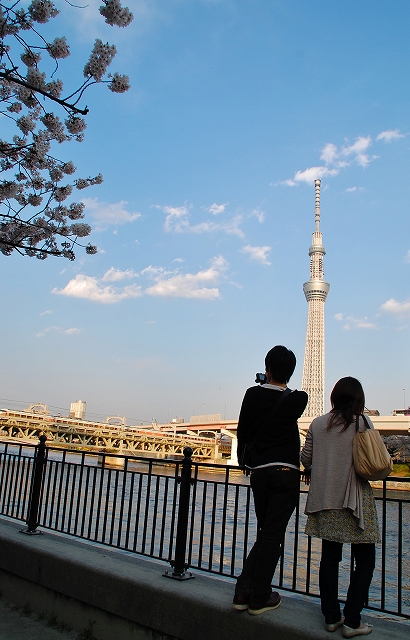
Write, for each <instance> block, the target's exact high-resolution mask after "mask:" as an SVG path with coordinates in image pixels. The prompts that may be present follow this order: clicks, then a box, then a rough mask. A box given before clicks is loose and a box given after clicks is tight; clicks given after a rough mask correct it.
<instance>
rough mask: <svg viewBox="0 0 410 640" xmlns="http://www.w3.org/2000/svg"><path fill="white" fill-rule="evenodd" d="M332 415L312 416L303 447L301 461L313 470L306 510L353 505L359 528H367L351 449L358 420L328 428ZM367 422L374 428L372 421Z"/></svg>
mask: <svg viewBox="0 0 410 640" xmlns="http://www.w3.org/2000/svg"><path fill="white" fill-rule="evenodd" d="M330 415H331V414H330V413H327V414H325V415H324V416H320V417H319V418H316V419H315V420H313V422H312V424H311V425H310V427H309V431H308V433H307V436H306V442H305V446H304V447H303V449H302V453H301V461H302V464H303V466H304V467H305V469H311V472H312V475H311V480H310V488H309V495H308V498H307V501H306V508H305V513H306V514H310V513H316V512H317V511H324V510H326V509H346V508H347V509H351V510H352V512H353V515H354V516H356V518H358V520H359V527H360V529H364V521H363V493H362V485H361V482H360V480H359V478H358V476H357V475H356V472H355V470H354V466H353V453H352V448H353V438H354V436H355V434H356V420H354V422H352V424H350V425H349V426H348V428H347V429H346V430H345V431H341V429H342V425H341V424H340V425H339V424H336V425H333V427H332V428H331V429H330V431H327V430H326V426H327V424H328V421H329V418H330ZM368 422H369V426H370V428H371V429H374V426H373V424H372V422H371V421H370V420H368ZM365 428H366V427H365V425H364V422H363V419H362V418H361V419H360V420H359V429H360V431H364V430H365Z"/></svg>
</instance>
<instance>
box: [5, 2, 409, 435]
mask: <svg viewBox="0 0 410 640" xmlns="http://www.w3.org/2000/svg"><path fill="white" fill-rule="evenodd" d="M57 4H58V5H59V6H60V5H61V7H62V13H61V15H60V16H59V17H57V18H56V19H55V20H54V21H52V22H51V23H50V25H48V28H49V30H50V32H52V34H53V36H61V35H64V34H65V35H66V36H67V39H68V41H69V43H70V45H71V51H72V56H71V58H70V59H68V60H67V61H62V63H61V77H62V78H63V79H65V80H66V82H67V75H70V78H71V80H72V82H73V86H75V85H76V84H77V82H76V78H78V79H80V78H81V74H82V68H83V66H84V64H85V62H86V60H87V58H88V54H89V50H90V49H91V47H92V44H93V41H94V39H95V38H96V37H100V38H101V39H102V40H104V41H107V40H108V41H109V42H111V43H115V44H116V46H117V48H118V54H117V57H116V58H115V60H114V62H113V64H112V69H113V71H119V72H121V73H127V74H128V75H129V76H130V81H131V85H132V88H131V90H130V91H129V92H128V93H127V94H124V95H116V94H111V93H110V92H109V91H107V90H106V88H105V87H103V86H97V87H94V88H92V89H94V90H90V91H89V92H88V94H86V96H85V99H84V103H85V104H87V105H88V106H89V108H90V113H89V115H88V116H87V124H88V128H87V131H86V136H85V141H84V142H83V143H81V144H76V143H70V145H69V144H65V145H62V146H61V147H60V148H59V154H60V156H61V157H64V158H66V159H67V160H68V159H72V160H73V161H74V162H75V164H76V166H77V167H78V173H77V175H81V176H88V175H96V174H97V173H99V172H100V171H101V173H102V174H103V175H104V183H103V184H102V185H101V186H99V187H92V188H90V189H88V190H87V191H83V192H81V196H84V198H85V203H86V207H87V220H86V221H87V222H89V223H90V224H91V225H92V226H93V229H94V231H93V234H92V236H91V238H90V240H91V242H94V243H95V244H97V245H98V247H99V253H98V254H97V255H96V256H85V255H83V254H81V253H80V252H79V253H78V256H77V259H76V261H75V262H74V263H69V262H68V261H63V260H62V259H48V260H46V261H45V262H44V263H42V262H40V261H38V260H36V259H29V258H22V257H20V256H17V255H16V256H12V257H9V258H6V257H2V258H1V262H2V273H3V277H2V279H1V289H0V294H1V300H2V311H3V312H2V314H1V315H0V327H1V333H2V336H3V341H2V343H3V344H2V358H1V363H2V366H1V369H0V384H1V392H0V396H1V398H2V400H1V405H2V406H12V405H13V406H23V405H25V403H27V402H35V401H42V402H47V403H49V404H50V405H52V407H53V410H56V409H54V407H60V408H61V409H67V408H68V407H69V404H70V402H72V401H74V400H77V399H83V400H86V401H87V409H88V416H89V417H90V418H91V417H97V416H98V417H99V418H100V419H102V418H104V417H105V416H107V415H113V414H119V415H126V416H127V418H128V422H129V423H135V422H136V421H137V420H138V421H141V420H147V421H149V420H151V418H156V419H157V420H158V421H166V420H167V419H168V418H172V417H175V416H182V417H184V418H185V420H187V419H189V416H190V415H192V414H193V413H196V414H198V413H221V414H222V415H225V416H226V417H227V418H236V417H237V415H238V411H239V407H240V403H241V400H242V396H243V393H244V390H245V389H246V388H247V387H248V386H251V385H252V384H253V380H254V373H255V372H256V371H262V370H263V361H264V356H265V353H266V351H267V350H268V349H269V348H271V347H272V346H273V345H275V344H285V345H287V346H289V347H290V348H292V349H293V350H294V351H295V353H296V356H297V359H298V366H297V369H296V372H295V374H294V377H293V378H292V381H291V384H292V385H293V386H294V387H300V384H301V377H302V367H303V355H304V342H305V331H306V320H307V303H306V301H305V298H304V295H303V290H302V285H303V282H305V281H306V280H308V278H309V257H308V249H309V246H310V243H311V234H312V232H313V230H314V187H313V180H314V179H315V178H316V177H319V178H321V179H322V218H321V230H322V232H323V243H324V245H325V247H326V251H327V253H326V256H325V278H326V280H327V281H328V282H329V283H330V285H331V288H330V293H329V296H328V299H327V302H326V306H325V316H326V396H327V397H328V395H329V394H330V391H331V389H332V386H333V384H334V383H335V382H336V381H337V380H338V379H339V378H340V377H342V376H344V375H353V376H356V377H358V378H360V380H361V381H362V383H363V386H364V389H365V392H366V404H367V406H368V407H370V408H377V409H379V410H380V411H381V413H383V414H389V413H391V411H392V410H393V409H395V408H402V407H403V405H404V400H405V394H406V404H410V358H409V326H410V292H409V275H410V234H409V231H410V225H409V215H408V209H409V202H410V186H409V172H410V137H409V133H410V126H409V125H410V123H409V113H410V109H409V107H410V104H409V102H410V93H409V77H410V68H409V67H410V56H409V45H408V30H409V26H408V25H409V18H410V15H409V14H410V6H409V3H408V2H405V1H400V0H397V1H395V2H394V4H393V5H391V4H390V5H388V4H386V3H384V2H380V1H376V2H375V1H374V0H372V1H366V0H363V1H361V2H360V3H357V2H353V1H350V0H344V1H342V2H335V1H332V0H312V1H311V2H305V1H302V0H286V1H276V0H270V1H269V2H266V1H265V2H262V1H251V0H219V1H218V0H168V1H166V2H165V1H162V2H160V1H156V0H153V1H152V2H149V1H139V0H132V1H131V2H129V3H128V6H129V7H130V8H131V10H132V11H133V12H134V16H135V19H134V22H133V23H132V24H131V26H130V27H128V28H127V29H121V30H119V29H116V28H111V27H109V26H107V25H105V24H104V21H103V20H102V18H101V17H100V16H99V14H98V12H97V11H96V7H98V6H99V4H100V2H99V0H97V1H96V2H94V0H92V1H91V2H90V3H89V4H90V6H89V7H88V8H87V9H85V10H75V9H74V8H72V7H70V6H67V5H64V4H63V3H59V2H57ZM64 69H66V70H67V71H66V72H65V71H64ZM404 389H405V390H406V391H403V390H404ZM6 399H7V401H6ZM11 401H14V404H13V403H12V402H11Z"/></svg>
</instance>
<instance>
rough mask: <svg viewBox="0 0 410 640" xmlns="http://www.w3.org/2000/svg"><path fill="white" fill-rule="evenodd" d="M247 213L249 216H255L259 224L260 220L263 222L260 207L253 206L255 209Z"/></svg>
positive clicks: (263, 213)
mask: <svg viewBox="0 0 410 640" xmlns="http://www.w3.org/2000/svg"><path fill="white" fill-rule="evenodd" d="M249 215H250V217H254V218H256V219H257V220H258V221H259V222H260V223H261V224H262V222H265V212H264V211H262V209H261V208H260V207H255V209H252V211H251V213H250V214H249Z"/></svg>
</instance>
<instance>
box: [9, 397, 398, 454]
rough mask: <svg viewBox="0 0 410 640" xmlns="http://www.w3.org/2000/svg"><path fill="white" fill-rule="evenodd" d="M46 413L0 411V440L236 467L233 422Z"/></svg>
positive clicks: (386, 429) (385, 419)
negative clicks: (135, 422) (148, 422)
mask: <svg viewBox="0 0 410 640" xmlns="http://www.w3.org/2000/svg"><path fill="white" fill-rule="evenodd" d="M45 407H46V405H31V407H30V408H29V409H28V410H25V411H14V410H10V409H3V410H0V436H1V437H2V438H4V437H7V438H11V439H12V440H18V441H20V442H22V441H27V442H33V441H35V442H36V443H37V442H38V437H39V435H41V434H42V433H44V434H45V435H46V436H47V439H48V440H49V442H50V444H53V445H54V446H59V445H61V446H63V447H65V446H69V447H70V448H78V449H83V450H84V449H86V450H89V451H103V452H106V453H122V454H125V455H130V454H131V455H132V454H134V455H147V456H150V457H157V458H174V457H175V456H180V455H181V456H182V455H183V450H184V447H186V446H189V447H191V448H192V449H193V452H194V453H193V456H192V457H193V459H194V460H198V461H207V462H221V461H222V457H223V456H225V458H228V460H227V461H228V462H229V463H230V464H237V460H236V431H237V426H238V421H237V420H223V419H220V418H219V416H216V419H210V418H208V417H207V416H198V417H196V419H195V420H193V418H191V422H189V423H184V422H182V423H175V424H173V423H166V424H157V423H154V424H153V425H152V427H151V428H149V427H143V426H126V425H124V424H122V425H119V426H118V425H113V424H109V423H108V421H107V422H106V423H102V422H91V421H87V420H82V419H77V418H67V417H63V416H51V415H50V414H49V413H48V412H47V411H46V408H45ZM198 418H200V420H198ZM371 419H372V421H373V423H374V425H375V428H376V429H377V430H378V431H380V433H381V434H382V435H408V434H409V433H410V416H406V415H396V416H371ZM197 420H198V421H197ZM310 422H311V418H307V417H302V418H300V420H299V430H300V434H301V439H302V441H303V440H304V437H305V434H306V432H307V430H308V428H309V424H310ZM231 443H232V445H231Z"/></svg>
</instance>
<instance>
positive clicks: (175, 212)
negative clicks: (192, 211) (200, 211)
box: [156, 205, 192, 233]
mask: <svg viewBox="0 0 410 640" xmlns="http://www.w3.org/2000/svg"><path fill="white" fill-rule="evenodd" d="M191 207H192V205H191ZM191 207H189V208H191ZM156 208H157V209H162V211H163V212H164V213H166V214H167V215H166V218H165V224H164V228H165V231H168V232H172V231H173V232H174V233H181V232H183V231H187V230H188V229H189V219H188V216H189V208H188V207H187V206H186V205H184V206H183V207H168V206H166V207H160V206H159V205H156Z"/></svg>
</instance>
